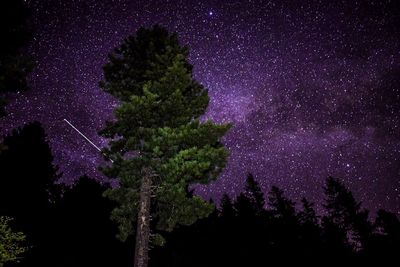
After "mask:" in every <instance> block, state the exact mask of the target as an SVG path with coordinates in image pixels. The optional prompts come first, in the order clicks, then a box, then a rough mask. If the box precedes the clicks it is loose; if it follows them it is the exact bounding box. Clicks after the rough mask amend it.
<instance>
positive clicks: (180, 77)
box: [100, 26, 230, 267]
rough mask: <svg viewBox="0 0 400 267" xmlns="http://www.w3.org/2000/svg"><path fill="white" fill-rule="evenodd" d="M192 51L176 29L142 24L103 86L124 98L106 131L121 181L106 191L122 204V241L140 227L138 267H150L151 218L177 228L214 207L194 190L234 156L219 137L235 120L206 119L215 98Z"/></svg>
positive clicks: (118, 215)
mask: <svg viewBox="0 0 400 267" xmlns="http://www.w3.org/2000/svg"><path fill="white" fill-rule="evenodd" d="M187 56H188V49H187V48H186V47H183V46H181V45H180V44H179V42H178V38H177V36H176V35H175V34H169V33H168V32H167V30H165V29H164V28H162V27H160V26H154V27H152V28H151V29H144V28H141V29H139V30H138V32H137V33H136V36H130V37H128V38H127V39H126V40H125V41H124V42H123V44H122V45H121V46H120V47H118V48H117V49H115V51H114V52H113V53H112V54H111V55H110V57H109V63H107V64H106V65H105V67H104V80H103V81H102V82H101V83H100V85H101V87H102V88H103V89H104V90H105V91H106V92H108V93H110V94H111V95H113V96H114V97H116V98H117V99H119V100H120V101H121V102H120V106H119V107H117V108H116V110H115V116H116V120H114V121H110V122H107V124H106V127H105V129H103V130H102V131H101V132H100V134H101V135H103V136H105V137H108V138H113V141H111V142H110V148H109V149H107V150H106V151H105V153H107V154H108V155H109V156H110V157H112V158H113V159H114V163H113V164H112V166H106V167H104V168H102V170H103V172H104V173H105V174H106V175H107V176H108V177H112V178H118V180H119V187H118V188H115V189H110V190H108V191H106V193H105V195H106V196H107V197H109V198H110V199H112V200H114V201H116V202H117V203H118V206H117V207H116V208H115V209H114V210H113V212H112V218H113V219H114V220H115V221H116V222H117V223H118V225H119V230H120V232H119V238H120V239H121V240H126V239H127V237H128V236H129V235H131V234H132V233H133V232H134V224H135V223H136V224H137V230H136V248H135V267H143V266H147V262H148V249H149V240H150V236H151V235H150V218H152V221H153V222H154V224H155V225H156V228H157V229H158V230H164V231H171V230H172V229H173V228H174V227H175V226H176V225H177V224H182V225H189V224H191V223H193V222H194V221H196V220H197V219H198V218H202V217H205V216H207V215H208V214H209V213H210V212H212V211H213V209H214V208H213V205H212V204H210V203H208V202H206V201H204V200H203V199H201V198H200V197H198V196H193V197H189V195H188V194H187V192H188V187H189V185H190V184H194V183H202V184H206V183H209V182H210V181H213V180H215V179H216V178H217V177H218V175H219V174H220V172H221V171H222V170H223V168H224V166H225V164H226V158H227V156H228V152H227V150H226V148H225V147H224V146H223V144H222V143H221V142H220V139H221V138H222V137H223V135H224V134H225V133H226V132H227V131H228V129H229V128H230V125H216V124H214V123H213V122H211V121H206V122H204V123H202V122H200V120H199V118H200V116H201V115H203V114H204V112H205V110H206V108H207V106H208V102H209V97H208V93H207V90H206V89H205V88H204V87H203V86H202V85H201V84H199V83H198V82H197V81H196V80H195V79H194V78H193V74H192V68H193V67H192V66H191V65H190V64H189V62H188V60H187ZM132 154H133V155H132ZM129 155H130V156H129ZM153 222H152V224H153ZM152 236H153V235H152ZM153 237H154V238H153V239H152V240H153V241H154V242H155V243H162V242H163V239H162V238H161V237H160V235H155V236H153Z"/></svg>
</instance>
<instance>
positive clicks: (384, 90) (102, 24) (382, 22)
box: [0, 0, 400, 214]
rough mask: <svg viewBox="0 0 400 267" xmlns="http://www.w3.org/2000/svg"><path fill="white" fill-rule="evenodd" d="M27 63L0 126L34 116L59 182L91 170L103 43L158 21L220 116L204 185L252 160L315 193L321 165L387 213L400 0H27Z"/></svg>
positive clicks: (393, 198) (394, 174) (399, 92)
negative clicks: (222, 162)
mask: <svg viewBox="0 0 400 267" xmlns="http://www.w3.org/2000/svg"><path fill="white" fill-rule="evenodd" d="M27 2H29V5H30V6H31V7H32V10H33V22H34V26H35V30H36V33H35V36H34V39H33V43H32V45H31V47H30V51H31V52H32V55H33V57H34V58H35V59H36V60H37V66H36V68H35V69H34V71H33V73H32V77H31V90H30V91H28V92H26V93H25V92H24V93H20V94H17V95H16V96H15V97H14V98H13V99H12V102H11V104H10V105H9V106H8V108H7V110H8V113H9V115H8V116H7V117H5V118H2V119H1V120H0V128H2V131H3V133H5V132H8V131H9V130H11V129H13V128H15V127H18V126H22V125H23V124H24V123H27V122H29V121H33V120H38V121H40V122H41V123H42V124H43V125H44V127H45V129H46V131H47V133H48V138H49V141H50V143H51V146H52V149H53V153H54V156H55V163H56V164H57V165H59V167H60V170H61V171H62V172H63V173H64V175H63V178H62V179H63V180H64V181H66V182H71V181H73V180H74V179H77V178H78V177H79V176H81V175H83V174H85V173H86V174H88V175H89V176H92V177H96V178H98V179H104V178H102V177H101V174H100V173H99V172H98V171H97V168H98V166H99V165H100V164H102V162H103V160H102V158H101V156H100V154H99V153H98V152H97V151H96V150H95V149H94V148H93V147H91V146H90V145H89V144H88V143H87V142H86V141H85V140H83V139H82V138H81V137H80V136H78V135H77V133H76V132H74V131H73V130H72V129H71V128H69V127H68V125H67V124H66V123H65V122H63V121H62V120H63V119H64V118H66V119H68V120H69V121H71V122H72V123H73V124H75V126H77V127H78V128H79V129H80V130H81V131H82V132H83V133H85V134H87V135H88V136H89V138H91V139H92V140H93V141H94V143H96V144H98V145H100V146H104V145H106V143H107V140H102V139H101V138H100V137H99V136H98V135H97V131H98V130H99V129H101V127H102V125H103V123H104V122H105V121H106V120H107V119H110V118H112V110H113V108H114V107H115V105H116V102H115V101H114V100H113V99H112V98H111V97H110V96H109V95H106V94H105V93H103V92H102V91H101V90H100V88H99V86H98V82H99V81H100V80H101V79H102V66H103V65H104V64H105V63H106V61H107V54H108V53H109V52H110V51H111V50H112V49H113V48H114V47H116V46H117V45H118V44H119V43H120V42H121V40H122V39H123V38H124V37H126V36H128V35H130V34H134V33H135V31H136V30H137V29H138V28H139V27H140V26H151V25H153V24H154V23H161V24H162V25H164V26H166V27H167V28H168V29H169V30H171V31H176V32H178V34H179V36H180V39H181V41H182V43H184V44H187V45H188V46H189V47H190V49H191V55H190V60H191V62H192V63H193V65H194V67H195V69H194V71H195V76H196V78H197V79H198V80H199V81H200V82H201V83H203V84H204V85H205V86H206V87H207V88H209V94H210V97H211V103H210V106H209V110H208V113H207V115H206V116H207V117H208V118H212V119H214V120H215V121H217V122H233V123H234V125H235V126H234V128H233V129H232V130H231V132H230V133H229V134H228V135H227V137H226V138H225V141H224V142H225V144H226V146H227V147H228V148H229V150H230V152H231V156H230V160H229V164H228V167H227V169H226V171H225V172H224V173H223V175H222V176H221V177H220V179H219V180H218V181H216V182H215V183H213V184H212V185H210V186H201V187H198V189H197V192H198V193H199V194H200V195H202V196H205V197H213V198H218V197H220V196H221V195H222V193H224V192H227V193H229V194H230V195H232V196H233V195H235V194H237V193H239V192H240V191H241V190H242V188H243V184H244V180H245V176H246V174H247V173H248V172H252V173H253V174H254V175H255V177H256V179H257V180H258V181H259V182H260V183H261V185H262V187H263V189H264V190H265V191H268V190H269V188H270V186H271V185H278V186H280V187H282V188H283V189H285V191H286V192H287V193H288V195H289V196H290V197H293V198H294V199H296V200H298V199H299V198H300V197H302V196H306V197H308V198H309V199H311V200H313V201H317V202H318V203H320V202H321V199H322V185H323V183H324V180H325V178H326V177H327V176H328V175H333V176H337V177H340V178H343V179H344V181H345V183H346V184H347V185H348V186H349V187H350V188H351V189H352V190H353V192H354V193H355V195H356V197H357V198H358V199H359V200H362V201H363V202H364V204H365V207H367V208H369V209H371V210H372V211H376V209H378V208H386V209H389V210H391V211H395V212H397V213H398V214H400V128H399V127H400V122H399V117H400V27H399V26H400V8H399V6H398V5H397V6H396V5H395V3H394V2H395V1H389V0H386V1H368V2H369V3H367V1H348V0H342V1H328V0H327V1H324V0H319V1H311V0H310V1H308V0H303V1H296V0H287V1H266V0H244V1H223V0H214V1H211V0H210V1H189V0H187V1H183V0H181V1H179V0H163V1H152V0H143V1H135V0H101V1H100V0H68V1H66V0H31V1H27Z"/></svg>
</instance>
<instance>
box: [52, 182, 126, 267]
mask: <svg viewBox="0 0 400 267" xmlns="http://www.w3.org/2000/svg"><path fill="white" fill-rule="evenodd" d="M106 188H107V186H105V185H101V184H99V182H97V181H95V180H93V179H90V178H89V177H87V176H83V177H81V178H80V179H79V180H78V181H77V182H76V183H75V184H74V185H73V186H71V187H69V188H65V190H64V193H63V197H62V199H60V200H59V201H58V202H57V203H56V209H55V211H54V214H53V216H54V218H53V220H54V223H55V224H56V225H57V226H58V227H57V229H55V231H54V233H53V235H54V236H56V238H55V239H54V240H53V241H52V242H53V245H54V246H55V247H56V249H54V250H52V256H51V257H52V258H53V260H52V266H57V267H58V266H59V267H61V266H65V267H67V266H98V267H101V266H126V265H128V264H129V262H128V261H127V260H125V259H126V258H129V256H133V255H131V253H129V252H130V250H127V247H126V245H125V244H124V243H121V242H119V241H118V240H117V239H116V238H115V235H116V233H117V228H116V227H115V225H114V223H112V222H111V220H110V219H109V217H110V212H111V210H112V209H113V207H114V204H113V202H112V201H110V200H108V199H107V198H104V197H103V196H102V194H103V192H104V190H105V189H106Z"/></svg>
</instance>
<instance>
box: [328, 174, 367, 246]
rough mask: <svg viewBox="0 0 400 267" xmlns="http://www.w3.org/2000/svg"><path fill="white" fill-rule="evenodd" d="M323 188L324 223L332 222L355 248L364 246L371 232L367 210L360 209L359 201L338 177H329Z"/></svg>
mask: <svg viewBox="0 0 400 267" xmlns="http://www.w3.org/2000/svg"><path fill="white" fill-rule="evenodd" d="M324 190H325V196H326V199H325V204H324V207H325V208H326V210H327V216H326V217H325V218H324V219H325V223H326V224H327V225H329V224H333V225H335V226H336V227H337V228H338V229H337V230H338V231H341V232H343V233H342V235H345V236H346V238H345V240H344V241H345V242H346V243H349V245H352V246H354V247H355V248H357V249H360V248H362V247H363V246H365V245H366V242H367V241H368V239H369V237H370V235H371V233H372V225H371V224H370V222H369V221H368V212H367V211H366V210H362V209H361V203H360V202H357V201H356V200H355V198H354V196H353V193H352V192H351V191H350V190H348V189H347V188H346V186H345V185H344V184H343V183H342V182H341V181H340V180H339V179H336V178H333V177H329V178H328V179H327V181H326V186H325V188H324ZM333 225H331V227H334V226H333Z"/></svg>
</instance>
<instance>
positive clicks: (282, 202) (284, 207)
mask: <svg viewBox="0 0 400 267" xmlns="http://www.w3.org/2000/svg"><path fill="white" fill-rule="evenodd" d="M268 204H269V206H270V207H271V213H272V215H273V216H274V217H275V218H278V219H283V220H285V221H287V222H289V221H293V220H297V217H296V209H295V206H294V205H295V203H294V202H293V201H292V200H290V199H288V198H286V197H285V195H284V192H283V190H282V189H280V188H278V187H276V186H272V187H271V191H270V192H269V194H268Z"/></svg>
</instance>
